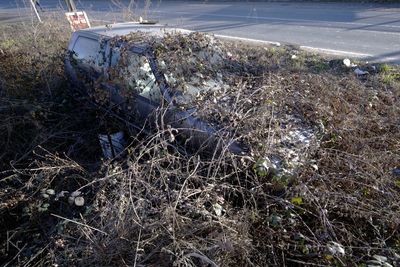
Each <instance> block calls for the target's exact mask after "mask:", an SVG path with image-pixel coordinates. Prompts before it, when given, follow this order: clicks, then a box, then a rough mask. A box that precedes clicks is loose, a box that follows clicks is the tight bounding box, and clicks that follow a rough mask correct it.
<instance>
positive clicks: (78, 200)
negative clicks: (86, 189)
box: [74, 197, 85, 207]
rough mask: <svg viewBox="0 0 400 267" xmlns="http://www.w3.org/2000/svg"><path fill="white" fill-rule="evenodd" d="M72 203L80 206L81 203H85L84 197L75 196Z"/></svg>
mask: <svg viewBox="0 0 400 267" xmlns="http://www.w3.org/2000/svg"><path fill="white" fill-rule="evenodd" d="M74 203H75V205H76V206H78V207H82V206H83V205H85V199H84V198H83V197H76V198H75V200H74Z"/></svg>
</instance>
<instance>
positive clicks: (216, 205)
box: [213, 203, 223, 216]
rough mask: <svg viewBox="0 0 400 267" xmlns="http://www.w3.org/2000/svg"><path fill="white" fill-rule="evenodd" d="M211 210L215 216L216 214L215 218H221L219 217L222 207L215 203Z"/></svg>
mask: <svg viewBox="0 0 400 267" xmlns="http://www.w3.org/2000/svg"><path fill="white" fill-rule="evenodd" d="M213 209H214V212H215V214H216V215H217V216H221V215H222V211H223V208H222V206H221V205H220V204H218V203H215V204H214V205H213Z"/></svg>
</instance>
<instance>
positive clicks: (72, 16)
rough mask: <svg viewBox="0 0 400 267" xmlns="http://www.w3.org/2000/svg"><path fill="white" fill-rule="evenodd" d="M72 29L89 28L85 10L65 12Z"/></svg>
mask: <svg viewBox="0 0 400 267" xmlns="http://www.w3.org/2000/svg"><path fill="white" fill-rule="evenodd" d="M65 16H66V17H67V20H68V22H69V24H70V25H71V29H72V30H73V31H77V30H81V29H86V28H90V22H89V19H88V17H87V15H86V12H85V11H76V12H67V13H65Z"/></svg>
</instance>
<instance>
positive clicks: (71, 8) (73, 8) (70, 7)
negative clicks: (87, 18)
mask: <svg viewBox="0 0 400 267" xmlns="http://www.w3.org/2000/svg"><path fill="white" fill-rule="evenodd" d="M65 3H66V4H67V8H68V12H75V11H76V6H75V2H74V0H65Z"/></svg>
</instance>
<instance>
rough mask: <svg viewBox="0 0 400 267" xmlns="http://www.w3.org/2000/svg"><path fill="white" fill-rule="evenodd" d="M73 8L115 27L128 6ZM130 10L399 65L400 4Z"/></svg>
mask: <svg viewBox="0 0 400 267" xmlns="http://www.w3.org/2000/svg"><path fill="white" fill-rule="evenodd" d="M19 1H20V0H2V1H1V3H0V23H4V22H6V21H13V20H18V19H21V17H25V18H26V17H27V16H28V15H29V14H32V13H31V12H30V10H29V8H24V6H23V4H20V2H19ZM61 2H63V1H61ZM76 2H77V6H78V8H79V9H84V10H86V11H87V13H88V16H89V18H90V19H92V20H106V21H110V22H114V21H117V22H118V21H123V20H124V19H126V18H127V13H128V12H126V10H127V6H128V2H129V1H127V0H126V1H124V2H123V6H124V7H125V8H124V7H122V6H116V5H114V4H112V3H111V1H106V0H80V1H79V2H78V1H76ZM136 2H143V0H142V1H138V0H136ZM41 4H42V6H43V7H44V9H45V10H47V12H49V11H51V10H56V9H57V8H59V7H60V6H59V5H60V2H59V1H51V0H41ZM133 10H134V13H135V14H142V15H145V16H147V17H149V18H152V19H157V20H159V22H160V23H161V24H168V25H171V26H177V27H180V28H185V29H189V30H197V31H204V32H213V33H218V34H223V35H230V36H237V37H242V38H251V39H259V40H264V41H272V42H279V43H288V44H295V45H299V46H301V47H302V48H305V49H312V50H317V51H322V52H326V53H332V54H338V55H341V56H349V57H355V58H367V59H368V60H370V61H385V62H394V63H400V4H391V5H379V4H363V3H296V2H284V3H276V2H275V3H273V2H272V3H265V2H264V3H263V2H244V3H243V2H214V1H211V0H208V1H205V2H202V1H168V0H162V1H157V0H153V1H152V4H151V7H150V9H149V11H148V12H147V13H146V12H144V8H143V6H136V7H133Z"/></svg>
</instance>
